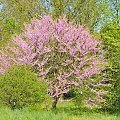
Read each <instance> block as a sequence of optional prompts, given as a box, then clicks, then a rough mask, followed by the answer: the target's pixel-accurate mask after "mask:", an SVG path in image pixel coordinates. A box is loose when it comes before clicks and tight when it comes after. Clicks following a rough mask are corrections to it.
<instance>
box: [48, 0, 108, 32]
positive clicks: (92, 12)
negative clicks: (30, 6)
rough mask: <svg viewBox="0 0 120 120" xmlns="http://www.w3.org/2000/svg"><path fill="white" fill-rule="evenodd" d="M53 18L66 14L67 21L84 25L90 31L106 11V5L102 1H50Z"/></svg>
mask: <svg viewBox="0 0 120 120" xmlns="http://www.w3.org/2000/svg"><path fill="white" fill-rule="evenodd" d="M50 5H51V7H52V9H51V10H52V14H53V16H54V17H55V18H56V17H59V16H61V15H63V14H66V16H67V18H68V19H69V20H72V21H74V23H77V24H85V25H86V26H87V27H89V28H90V29H91V30H93V29H94V27H95V26H96V25H97V24H98V23H99V21H100V20H101V19H102V17H101V16H102V15H103V14H105V12H106V11H107V7H108V6H107V5H108V4H106V3H105V2H103V1H102V0H99V1H97V0H89V1H88V0H50Z"/></svg>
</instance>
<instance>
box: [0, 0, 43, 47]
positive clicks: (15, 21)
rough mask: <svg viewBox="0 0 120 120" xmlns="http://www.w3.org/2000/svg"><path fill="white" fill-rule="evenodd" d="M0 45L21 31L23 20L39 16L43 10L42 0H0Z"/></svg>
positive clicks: (27, 20) (26, 20)
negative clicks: (0, 7) (0, 6)
mask: <svg viewBox="0 0 120 120" xmlns="http://www.w3.org/2000/svg"><path fill="white" fill-rule="evenodd" d="M1 5H2V9H1V10H0V36H1V39H0V45H3V44H4V43H6V42H8V41H10V38H11V36H12V35H13V34H15V33H17V34H18V33H21V32H22V28H23V23H24V22H29V21H30V20H31V19H32V18H40V15H42V14H43V12H44V11H45V7H44V6H45V5H44V0H1Z"/></svg>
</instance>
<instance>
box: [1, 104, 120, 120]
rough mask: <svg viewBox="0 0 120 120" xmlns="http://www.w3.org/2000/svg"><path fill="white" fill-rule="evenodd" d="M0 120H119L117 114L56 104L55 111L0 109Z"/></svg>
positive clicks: (119, 116)
mask: <svg viewBox="0 0 120 120" xmlns="http://www.w3.org/2000/svg"><path fill="white" fill-rule="evenodd" d="M0 120H120V115H119V114H109V113H104V112H95V111H92V110H87V109H83V108H77V107H75V106H74V105H73V104H72V103H68V102H65V103H63V104H62V105H60V104H58V107H57V109H56V110H49V111H46V110H31V109H27V108H25V109H21V110H17V109H16V110H14V111H13V110H11V109H9V108H6V107H1V108H0Z"/></svg>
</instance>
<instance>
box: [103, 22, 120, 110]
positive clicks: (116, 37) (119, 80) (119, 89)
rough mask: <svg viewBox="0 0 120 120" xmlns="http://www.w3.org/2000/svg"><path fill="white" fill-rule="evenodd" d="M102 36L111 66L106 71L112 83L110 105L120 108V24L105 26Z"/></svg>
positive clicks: (110, 106)
mask: <svg viewBox="0 0 120 120" xmlns="http://www.w3.org/2000/svg"><path fill="white" fill-rule="evenodd" d="M101 37H102V38H101V39H103V42H104V45H105V50H106V58H107V59H108V61H109V68H108V69H107V70H106V71H107V74H108V78H109V79H110V81H111V84H112V87H111V95H110V96H109V101H108V102H109V105H108V107H109V108H112V109H113V108H115V109H118V108H120V95H119V93H120V75H119V73H120V60H119V58H120V26H119V25H118V24H116V23H112V24H109V25H107V26H104V28H102V30H101Z"/></svg>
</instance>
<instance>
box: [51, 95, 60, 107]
mask: <svg viewBox="0 0 120 120" xmlns="http://www.w3.org/2000/svg"><path fill="white" fill-rule="evenodd" d="M58 100H59V97H54V98H53V104H52V108H53V109H56V105H57V102H58Z"/></svg>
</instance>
